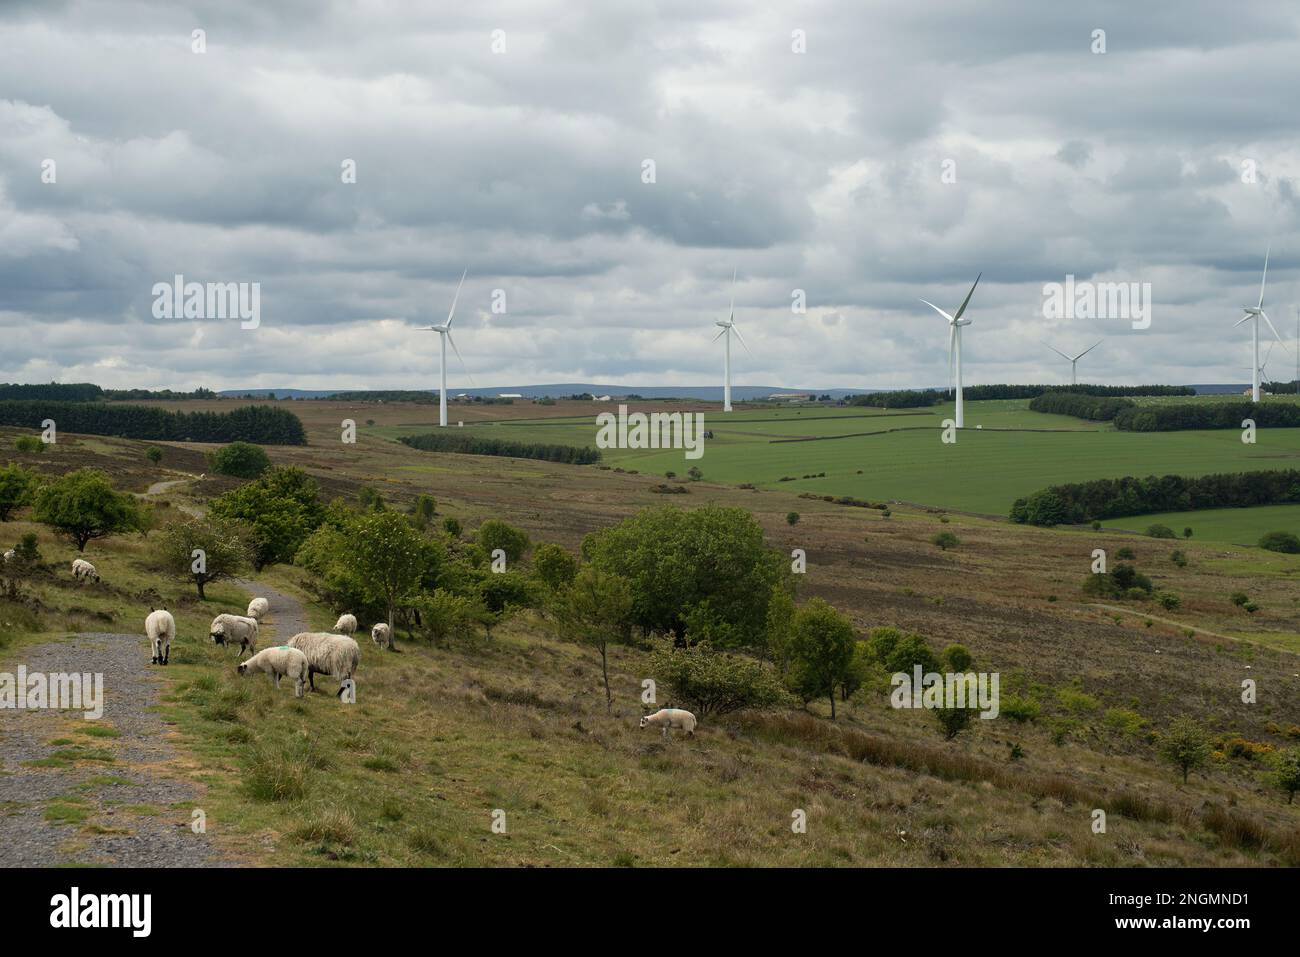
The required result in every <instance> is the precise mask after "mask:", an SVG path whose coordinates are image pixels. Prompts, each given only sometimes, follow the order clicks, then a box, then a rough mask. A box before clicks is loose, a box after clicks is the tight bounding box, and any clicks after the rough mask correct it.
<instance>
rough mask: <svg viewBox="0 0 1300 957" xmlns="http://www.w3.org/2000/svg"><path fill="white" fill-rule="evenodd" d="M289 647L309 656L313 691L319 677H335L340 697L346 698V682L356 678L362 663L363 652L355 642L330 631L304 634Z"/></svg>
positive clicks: (308, 677)
mask: <svg viewBox="0 0 1300 957" xmlns="http://www.w3.org/2000/svg"><path fill="white" fill-rule="evenodd" d="M289 647H290V648H297V649H298V650H299V651H301V652H302V653H303V654H305V655H306V656H307V680H308V682H310V684H311V690H312V691H315V690H316V675H332V676H333V677H335V678H337V679H338V680H339V697H340V698H341V697H343V687H342V685H343V682H344V681H346V680H347V679H348V678H352V677H354V676H355V675H356V673H357V665H358V664H359V663H360V661H361V648H360V647H359V646H358V645H357V643H356V642H355V641H353V640H352V639H351V638H349V637H347V636H346V635H332V634H330V633H329V632H326V631H303V632H299V633H298V634H296V635H294V636H293V637H292V638H290V639H289Z"/></svg>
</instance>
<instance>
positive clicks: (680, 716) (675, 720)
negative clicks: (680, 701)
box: [641, 708, 695, 738]
mask: <svg viewBox="0 0 1300 957" xmlns="http://www.w3.org/2000/svg"><path fill="white" fill-rule="evenodd" d="M651 725H654V726H655V727H656V728H663V729H664V737H665V738H666V737H668V729H669V728H681V729H682V730H683V731H685V732H686V733H687V734H689V735H690V736H691V737H692V738H693V737H695V715H693V714H691V713H690V712H689V711H683V710H682V709H681V708H660V709H659V710H658V711H656V712H655V713H654V714H647V715H642V717H641V727H642V728H648V727H650V726H651Z"/></svg>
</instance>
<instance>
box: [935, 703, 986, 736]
mask: <svg viewBox="0 0 1300 957" xmlns="http://www.w3.org/2000/svg"><path fill="white" fill-rule="evenodd" d="M977 714H979V709H978V708H935V709H934V717H935V720H936V721H938V722H939V727H940V729H942V731H943V737H944V740H946V741H951V740H952V739H953V738H955V737H957V735H959V734H961V733H962V732H963V731H965V730H966V729H967V728H969V727H970V723H971V721H972V720H973V719H974V717H975V716H976V715H977Z"/></svg>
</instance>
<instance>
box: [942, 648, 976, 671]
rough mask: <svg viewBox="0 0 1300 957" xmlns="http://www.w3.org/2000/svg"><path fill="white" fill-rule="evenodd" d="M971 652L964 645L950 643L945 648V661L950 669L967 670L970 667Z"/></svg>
mask: <svg viewBox="0 0 1300 957" xmlns="http://www.w3.org/2000/svg"><path fill="white" fill-rule="evenodd" d="M972 660H973V659H972V658H971V653H970V652H969V651H967V650H966V647H965V646H964V645H949V646H948V647H947V648H945V649H944V650H943V661H944V664H946V665H947V666H948V670H949V671H962V672H964V671H966V670H967V669H968V668H970V665H971V661H972Z"/></svg>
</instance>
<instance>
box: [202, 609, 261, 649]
mask: <svg viewBox="0 0 1300 957" xmlns="http://www.w3.org/2000/svg"><path fill="white" fill-rule="evenodd" d="M208 635H209V636H210V637H211V638H212V640H213V641H215V642H216V643H217V644H219V645H224V644H225V643H226V642H230V644H232V645H233V644H234V643H235V642H239V653H240V654H243V653H244V652H245V651H247V652H248V653H249V654H252V653H253V652H255V651H257V619H255V618H245V617H244V616H242V615H218V616H217V617H216V618H213V619H212V625H211V626H210V627H209V628H208Z"/></svg>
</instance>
